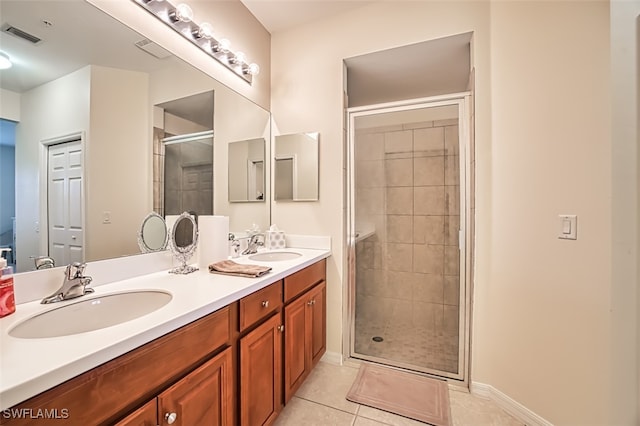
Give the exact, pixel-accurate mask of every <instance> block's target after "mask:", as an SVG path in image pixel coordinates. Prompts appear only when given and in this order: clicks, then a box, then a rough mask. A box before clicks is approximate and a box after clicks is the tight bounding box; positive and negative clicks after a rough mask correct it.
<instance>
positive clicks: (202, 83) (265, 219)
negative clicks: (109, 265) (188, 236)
mask: <svg viewBox="0 0 640 426" xmlns="http://www.w3.org/2000/svg"><path fill="white" fill-rule="evenodd" d="M0 15H1V16H2V21H3V22H10V23H11V24H12V25H14V26H15V27H16V28H19V29H20V30H22V31H24V32H26V33H29V34H32V35H34V36H36V37H38V38H40V39H41V40H42V42H41V43H39V44H37V45H31V44H29V43H27V42H26V41H25V40H24V39H19V38H16V37H15V36H13V35H11V34H8V33H5V32H2V33H0V44H1V45H2V50H3V51H4V52H5V53H7V54H8V55H9V56H10V57H14V58H23V61H20V62H16V63H15V64H14V66H13V67H12V68H10V69H9V70H3V74H2V79H0V89H1V90H2V91H1V93H0V94H1V96H0V111H1V114H0V119H2V120H4V122H5V123H7V124H6V125H5V124H3V125H2V126H0V127H2V129H5V128H7V129H9V130H10V131H9V132H8V133H6V134H5V133H3V136H2V143H1V144H0V145H1V146H2V148H1V149H0V161H2V166H0V174H1V176H0V182H2V185H3V187H2V191H0V194H1V195H0V198H1V199H0V206H2V207H1V208H0V246H11V247H12V249H13V253H14V254H15V256H14V259H15V260H16V262H15V266H16V270H17V272H24V271H30V270H34V269H35V264H34V258H38V257H41V256H52V255H55V254H54V253H52V252H51V249H50V242H51V241H52V235H53V234H54V233H55V232H58V231H59V230H61V229H62V230H73V231H74V232H76V233H75V234H73V235H75V238H71V236H69V237H68V238H67V237H64V238H61V239H60V240H58V241H57V242H56V244H57V246H56V247H57V248H56V249H59V250H61V251H65V252H68V253H72V254H73V255H74V256H78V259H81V260H82V261H84V262H88V261H95V260H102V259H108V258H114V257H120V256H125V255H133V254H139V253H140V252H141V250H140V247H139V246H138V243H137V236H138V232H139V229H140V223H141V221H142V220H143V219H144V218H145V217H146V215H147V214H148V213H149V212H150V211H156V212H157V213H158V214H159V215H160V216H165V215H167V214H180V213H181V212H182V211H185V210H187V211H188V210H194V211H197V213H198V214H219V215H225V216H229V217H230V226H231V228H232V229H237V230H242V229H247V228H249V227H251V225H252V224H253V223H257V224H258V225H259V226H260V227H261V228H262V229H266V228H267V227H268V225H269V222H270V217H269V206H268V204H269V203H268V201H267V200H269V199H270V195H269V194H268V192H269V188H270V185H269V183H268V182H266V180H265V183H264V188H265V195H264V200H265V202H263V203H255V205H253V204H254V203H230V202H229V196H228V182H227V176H228V168H227V151H228V148H227V145H228V144H229V143H231V142H236V141H240V140H251V139H258V138H264V139H266V140H270V134H271V133H270V131H271V130H270V114H269V112H268V111H266V110H264V109H263V108H260V107H259V106H257V105H256V104H254V103H253V102H251V101H249V100H248V99H246V98H244V97H243V96H241V95H239V94H238V93H236V92H234V91H232V90H231V89H229V88H228V87H226V86H224V85H223V84H221V83H219V82H218V81H216V80H214V79H212V78H211V77H209V76H208V75H206V74H204V73H203V72H201V71H200V70H198V69H195V68H193V67H192V66H190V65H189V64H186V63H185V62H183V61H182V60H180V59H179V58H177V57H175V56H173V55H171V54H169V52H167V51H165V50H164V49H162V48H161V47H160V46H158V45H156V44H155V43H154V42H153V41H151V40H148V39H145V38H144V37H142V36H141V35H139V34H138V33H136V32H135V31H132V30H131V29H129V28H128V27H126V26H124V25H123V24H122V23H120V22H118V21H116V20H115V19H113V18H112V17H110V16H108V15H106V14H105V13H103V12H102V11H100V10H98V9H97V8H95V7H94V6H92V5H91V4H89V3H87V2H84V1H80V0H70V1H66V2H50V1H46V0H43V1H39V0H34V1H29V2H25V1H21V0H3V1H2V2H0ZM43 16H44V17H47V18H50V19H51V22H52V26H51V27H49V28H46V29H45V28H43V27H42V17H43ZM68 28H73V29H74V30H73V32H69V31H68ZM95 28H100V33H99V36H98V35H97V33H96V32H95V31H94V29H95ZM65 29H67V30H65ZM184 111H188V113H186V114H195V115H197V116H198V117H199V116H202V115H206V116H208V121H209V123H208V124H202V123H201V121H200V118H194V116H193V115H188V116H187V115H185V113H184ZM169 116H171V118H167V117H169ZM239 122H241V123H243V125H242V126H238V125H237V123H239ZM167 123H169V124H167ZM193 123H196V124H198V126H197V129H193V128H192V127H193ZM245 124H246V125H245ZM167 126H168V127H167ZM171 126H174V127H173V128H172V127H171ZM176 128H177V129H180V130H175V129H176ZM190 128H191V130H189V129H190ZM157 129H160V130H159V131H158V130H157ZM174 130H175V131H174ZM202 131H211V132H213V133H212V134H211V135H208V136H206V138H203V139H202V140H200V141H190V142H181V143H178V142H177V141H176V140H175V139H174V140H172V139H170V138H172V137H176V136H185V135H188V134H191V135H192V134H193V133H198V132H202ZM73 138H76V139H77V140H78V141H79V142H78V146H69V147H63V146H62V144H64V143H67V142H74V140H72V139H73ZM156 141H157V143H156ZM171 142H173V144H171ZM192 142H193V144H197V145H196V147H194V146H193V144H192ZM160 143H162V144H160ZM189 144H191V145H189ZM5 146H8V147H9V148H8V149H5ZM159 147H164V148H165V149H166V148H167V147H172V148H169V150H168V151H169V154H168V153H167V150H165V151H164V152H163V153H161V152H160V149H159ZM63 148H64V149H63ZM67 148H68V149H67ZM204 149H206V150H208V151H207V153H206V154H204V153H203V152H204V151H203V150H204ZM266 149H267V150H268V149H269V147H268V146H266ZM58 151H62V152H64V153H63V154H61V153H60V152H58ZM174 151H175V152H174ZM174 154H175V155H174ZM267 155H270V154H267ZM267 158H268V157H267ZM59 159H60V161H59V162H62V163H64V164H69V165H70V167H67V169H69V170H68V171H69V173H67V174H66V175H65V176H58V177H56V178H55V179H54V178H52V174H51V173H50V172H49V168H50V166H51V167H52V166H54V165H55V164H56V162H57V161H58V160H59ZM205 159H206V161H203V160H205ZM5 163H6V164H11V165H12V166H13V167H9V166H8V165H7V167H5ZM265 168H266V169H267V170H265V175H264V176H265V177H267V176H269V170H268V169H269V168H270V165H269V164H265ZM185 169H186V170H185ZM71 170H73V173H75V175H74V174H73V173H71ZM160 171H162V173H161V172H160ZM178 176H179V178H178ZM167 184H169V185H168V186H167ZM174 184H175V185H174ZM5 186H6V188H5ZM193 186H195V187H196V188H195V190H194V189H193V188H192V187H193ZM194 191H195V192H194ZM203 191H208V192H207V194H208V195H206V196H203V195H202V194H203V193H204V192H203ZM64 193H67V194H70V195H71V196H72V197H75V198H73V199H70V200H60V199H59V197H57V195H58V194H64ZM18 194H19V196H18ZM193 200H197V202H198V203H199V204H190V203H191V202H192V201H193ZM168 201H171V202H169V203H168ZM174 201H175V204H172V203H173V202H174ZM68 203H71V205H74V206H76V207H77V208H76V210H73V211H70V210H65V209H63V208H62V207H60V206H64V205H68ZM258 204H259V206H258ZM56 209H58V210H56ZM207 209H208V210H207ZM52 211H59V212H60V216H59V217H56V218H55V220H54V218H53V217H52V216H51V214H50V212H52ZM69 235H72V234H71V233H69ZM63 264H64V261H60V260H58V259H57V260H56V265H63Z"/></svg>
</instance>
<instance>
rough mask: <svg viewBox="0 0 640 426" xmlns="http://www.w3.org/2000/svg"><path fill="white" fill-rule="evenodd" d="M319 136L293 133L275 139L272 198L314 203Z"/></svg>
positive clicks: (315, 198) (316, 196) (316, 191)
mask: <svg viewBox="0 0 640 426" xmlns="http://www.w3.org/2000/svg"><path fill="white" fill-rule="evenodd" d="M319 140H320V134H319V133H317V132H314V133H295V134H291V135H279V136H276V137H275V155H274V164H275V165H274V167H275V169H274V188H275V189H274V192H275V196H274V199H275V200H276V201H317V200H318V187H319V181H318V179H319V177H318V150H319V147H318V143H319Z"/></svg>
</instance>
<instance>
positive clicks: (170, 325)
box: [0, 235, 331, 410]
mask: <svg viewBox="0 0 640 426" xmlns="http://www.w3.org/2000/svg"><path fill="white" fill-rule="evenodd" d="M294 243H297V244H298V245H297V246H295V247H294V246H293V245H294ZM287 246H288V247H289V248H287V249H284V250H285V251H297V252H299V253H301V254H302V256H300V257H298V258H296V259H292V260H286V261H278V262H258V261H252V260H249V259H248V256H241V257H239V258H235V259H233V260H234V261H236V262H238V263H245V264H261V265H267V266H271V267H272V268H273V269H272V271H271V272H269V273H268V274H266V275H264V276H262V277H260V278H241V277H232V276H226V275H218V274H211V273H209V272H208V271H203V270H200V271H197V272H194V273H192V274H188V275H175V274H169V273H168V272H167V270H168V269H169V268H171V266H172V263H173V262H172V258H171V255H170V254H168V253H167V252H162V253H151V254H146V255H141V256H131V257H126V258H118V259H111V260H105V261H99V262H90V263H88V264H87V269H86V271H85V273H86V275H90V276H92V277H93V282H92V284H91V287H93V288H94V289H95V293H93V294H91V295H88V296H85V297H86V298H93V297H97V296H102V295H105V294H109V293H116V292H122V291H131V290H149V289H157V290H164V291H168V292H170V293H171V294H172V296H173V298H172V300H171V301H170V302H169V303H168V304H167V305H165V306H163V307H162V308H160V309H158V310H156V311H154V312H151V313H149V314H147V315H144V316H142V317H139V318H136V319H134V320H131V321H127V322H124V323H121V324H118V325H114V326H111V327H107V328H103V329H100V330H95V331H90V332H86V333H79V334H75V335H70V336H62V337H54V338H41V339H21V338H15V337H12V336H9V334H8V332H9V330H10V329H11V328H12V327H13V326H14V325H15V324H17V323H19V322H21V321H23V320H25V319H27V318H30V317H31V316H33V315H35V314H38V313H42V312H44V311H48V310H51V309H55V308H59V307H61V306H63V305H64V304H68V303H74V302H78V301H81V300H82V298H79V299H74V300H71V301H68V302H59V303H55V304H52V305H42V304H40V299H41V298H42V297H45V296H47V295H49V294H51V293H53V292H54V291H55V290H57V289H58V288H59V287H60V285H61V283H62V277H63V272H64V268H63V267H60V268H54V269H50V270H44V271H37V272H30V273H24V274H18V275H16V277H15V289H16V299H17V303H18V305H17V307H16V312H15V313H14V314H12V315H9V316H7V317H4V318H1V319H0V333H1V339H2V344H1V345H0V371H2V374H0V410H5V409H7V408H9V407H12V406H13V405H15V404H17V403H19V402H21V401H24V400H26V399H28V398H30V397H32V396H34V395H36V394H38V393H40V392H42V391H45V390H47V389H50V388H52V387H54V386H56V385H58V384H59V383H62V382H64V381H65V380H68V379H70V378H73V377H75V376H77V375H79V374H82V373H83V372H85V371H88V370H90V369H92V368H94V367H97V366H98V365H100V364H103V363H105V362H107V361H109V360H111V359H114V358H116V357H118V356H120V355H122V354H124V353H126V352H128V351H130V350H132V349H135V348H137V347H139V346H141V345H144V344H145V343H148V342H150V341H151V340H154V339H156V338H158V337H160V336H162V335H164V334H167V333H169V332H171V331H173V330H176V329H177V328H179V327H181V326H183V325H186V324H188V323H190V322H192V321H195V320H196V319H198V318H201V317H203V316H205V315H207V314H209V313H211V312H214V311H216V310H218V309H220V308H222V307H224V306H226V305H228V304H230V303H232V302H234V301H236V300H239V299H240V298H242V297H244V296H246V295H248V294H251V293H253V292H255V291H257V290H259V289H261V288H263V287H266V286H267V285H269V284H272V283H274V282H276V281H278V280H280V279H282V278H284V277H285V276H287V275H290V274H292V273H294V272H296V271H299V270H301V269H303V268H305V267H307V266H309V265H311V264H313V263H315V262H317V261H319V260H321V259H324V258H327V257H329V256H330V255H331V251H330V249H331V240H330V237H313V236H311V237H307V236H289V235H288V236H287Z"/></svg>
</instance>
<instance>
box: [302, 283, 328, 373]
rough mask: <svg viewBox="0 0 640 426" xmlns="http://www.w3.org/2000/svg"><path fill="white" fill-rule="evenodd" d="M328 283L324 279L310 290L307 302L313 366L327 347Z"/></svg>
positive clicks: (308, 333) (310, 354)
mask: <svg viewBox="0 0 640 426" xmlns="http://www.w3.org/2000/svg"><path fill="white" fill-rule="evenodd" d="M326 296H327V284H326V283H325V282H324V281H323V282H322V283H320V284H318V285H317V286H316V287H314V288H313V289H312V290H310V291H309V301H308V302H307V304H308V306H309V309H308V312H309V316H310V318H309V321H308V327H309V330H308V331H307V336H308V337H309V339H310V342H309V356H310V357H311V360H310V364H311V368H313V367H314V366H315V365H316V364H317V363H318V361H320V358H322V355H324V352H325V350H326V348H327V323H326V312H327V297H326Z"/></svg>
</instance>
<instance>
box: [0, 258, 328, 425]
mask: <svg viewBox="0 0 640 426" xmlns="http://www.w3.org/2000/svg"><path fill="white" fill-rule="evenodd" d="M294 250H295V251H296V252H299V253H301V256H300V257H298V258H296V259H291V260H286V261H277V262H269V263H264V264H265V265H266V264H268V265H269V266H272V268H273V269H272V271H271V272H270V273H268V274H266V275H265V276H263V277H260V278H240V277H230V276H225V275H216V274H210V273H208V272H206V271H198V272H196V273H193V274H190V275H174V274H167V272H166V271H163V272H157V273H152V274H149V275H145V276H143V277H137V278H132V279H129V280H123V281H119V282H117V283H112V284H106V285H103V286H99V287H97V288H96V294H109V293H113V292H122V291H131V290H133V289H135V290H140V289H153V290H161V291H166V292H169V293H171V295H172V300H171V302H169V303H168V304H167V305H166V306H163V307H162V308H160V309H158V310H157V311H155V312H152V313H150V314H147V315H145V316H142V317H140V318H137V319H134V320H131V321H128V322H124V323H122V324H119V325H115V326H111V327H107V328H104V329H99V330H95V331H90V332H86V333H78V334H73V335H68V336H61V337H54V338H44V339H19V338H15V337H11V336H10V335H8V331H9V330H10V329H11V328H12V327H13V326H15V324H17V323H18V322H20V321H23V320H25V319H26V318H29V317H31V316H33V315H34V314H37V313H38V312H39V310H40V311H41V310H42V308H41V307H40V306H42V305H40V306H38V305H39V303H38V302H30V303H26V304H23V305H19V306H18V312H16V314H15V317H14V318H12V317H7V318H6V319H3V321H2V322H0V331H1V332H2V333H3V335H2V339H3V345H2V348H1V350H2V360H1V361H0V362H1V364H2V365H1V366H2V371H3V377H2V378H1V379H0V385H1V388H0V402H1V403H2V410H3V411H2V412H1V413H2V416H0V424H3V425H4V424H7V425H27V424H36V425H43V424H50V423H51V424H65V421H68V422H69V423H68V424H83V425H90V424H104V425H107V424H109V425H111V424H117V425H165V424H174V425H196V424H215V425H218V424H219V425H262V424H271V423H272V422H273V421H274V420H275V419H276V417H277V416H278V414H279V413H280V411H281V409H282V407H283V405H284V404H285V403H286V402H287V401H288V400H289V399H290V398H291V396H292V395H293V393H295V391H296V390H297V389H298V387H299V386H300V385H301V384H302V382H303V381H304V379H305V378H306V377H307V376H308V374H309V372H310V371H311V369H312V368H313V366H315V364H316V363H317V362H318V361H319V359H320V357H321V356H322V355H323V354H324V352H325V348H326V328H325V323H326V319H325V315H326V283H325V277H326V275H325V271H326V258H327V257H328V256H329V255H330V252H329V251H328V250H311V249H294ZM238 261H239V262H241V263H252V264H256V263H260V262H255V261H251V260H249V259H244V258H240V259H238ZM92 297H95V296H92ZM48 309H50V308H48ZM5 320H8V321H5ZM47 417H48V418H47Z"/></svg>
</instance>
